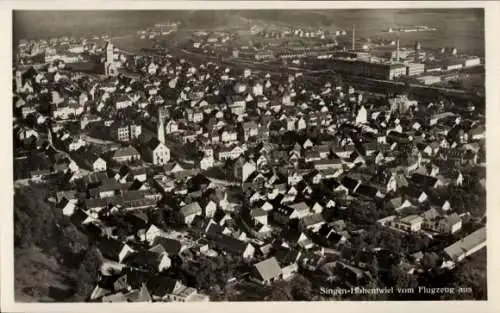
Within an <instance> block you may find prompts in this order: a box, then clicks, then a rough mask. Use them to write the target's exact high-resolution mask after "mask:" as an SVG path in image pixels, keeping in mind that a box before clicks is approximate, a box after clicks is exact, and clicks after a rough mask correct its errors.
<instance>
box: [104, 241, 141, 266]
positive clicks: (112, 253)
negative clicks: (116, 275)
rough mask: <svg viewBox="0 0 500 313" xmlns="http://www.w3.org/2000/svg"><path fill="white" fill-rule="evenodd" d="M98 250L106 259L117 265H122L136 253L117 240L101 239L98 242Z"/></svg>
mask: <svg viewBox="0 0 500 313" xmlns="http://www.w3.org/2000/svg"><path fill="white" fill-rule="evenodd" d="M98 249H99V251H100V252H101V254H102V256H103V257H104V258H106V259H108V260H110V261H114V262H117V263H122V261H123V260H124V259H125V258H126V257H128V256H129V255H131V254H132V253H134V249H132V248H131V247H130V246H129V245H127V244H125V243H122V242H120V241H118V240H116V239H107V238H105V239H101V240H100V241H99V242H98Z"/></svg>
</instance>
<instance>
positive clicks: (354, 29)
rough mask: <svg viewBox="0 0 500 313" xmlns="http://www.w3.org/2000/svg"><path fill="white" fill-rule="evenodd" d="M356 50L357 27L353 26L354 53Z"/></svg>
mask: <svg viewBox="0 0 500 313" xmlns="http://www.w3.org/2000/svg"><path fill="white" fill-rule="evenodd" d="M354 50H356V25H352V51H354Z"/></svg>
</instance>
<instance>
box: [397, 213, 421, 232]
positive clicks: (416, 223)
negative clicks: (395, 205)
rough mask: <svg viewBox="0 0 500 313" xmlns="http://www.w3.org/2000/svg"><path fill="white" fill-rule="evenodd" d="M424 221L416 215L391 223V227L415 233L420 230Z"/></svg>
mask: <svg viewBox="0 0 500 313" xmlns="http://www.w3.org/2000/svg"><path fill="white" fill-rule="evenodd" d="M423 221H424V219H423V218H422V217H421V216H418V215H408V216H406V217H403V218H401V219H396V220H394V221H392V223H391V225H392V226H393V227H394V228H397V229H401V230H403V231H407V232H417V231H420V229H421V228H422V223H423Z"/></svg>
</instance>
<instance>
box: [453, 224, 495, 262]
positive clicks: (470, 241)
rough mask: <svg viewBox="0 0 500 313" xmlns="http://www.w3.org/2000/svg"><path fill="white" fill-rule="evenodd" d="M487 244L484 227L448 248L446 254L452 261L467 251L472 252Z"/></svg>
mask: <svg viewBox="0 0 500 313" xmlns="http://www.w3.org/2000/svg"><path fill="white" fill-rule="evenodd" d="M484 242H486V227H482V228H480V229H478V230H476V231H475V232H473V233H471V234H469V235H468V236H466V237H464V238H462V239H460V240H459V241H457V242H455V243H454V244H452V245H450V246H448V247H446V248H445V249H444V252H445V253H446V254H447V255H448V256H449V257H450V258H451V259H452V260H455V259H457V258H458V257H460V256H461V255H462V254H464V253H465V252H467V251H470V250H472V249H474V248H475V247H477V246H478V245H480V244H481V243H484Z"/></svg>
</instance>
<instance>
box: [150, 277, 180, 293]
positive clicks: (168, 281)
mask: <svg viewBox="0 0 500 313" xmlns="http://www.w3.org/2000/svg"><path fill="white" fill-rule="evenodd" d="M176 284H177V281H176V280H175V279H172V278H169V277H163V276H155V277H153V278H151V279H150V280H149V281H148V282H147V283H146V287H147V288H148V290H149V292H150V294H151V295H152V296H156V297H164V296H165V295H168V294H171V293H172V292H173V291H174V289H175V285H176Z"/></svg>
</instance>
